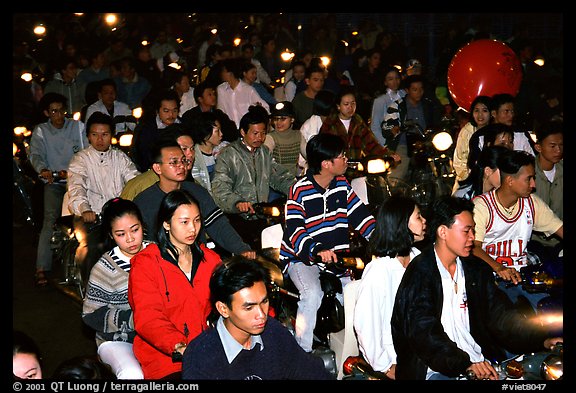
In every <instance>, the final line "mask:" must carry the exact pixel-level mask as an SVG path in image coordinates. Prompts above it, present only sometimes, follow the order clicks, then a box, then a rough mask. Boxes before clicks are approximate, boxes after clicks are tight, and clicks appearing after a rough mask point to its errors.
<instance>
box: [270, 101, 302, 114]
mask: <svg viewBox="0 0 576 393" xmlns="http://www.w3.org/2000/svg"><path fill="white" fill-rule="evenodd" d="M270 116H288V117H296V113H295V112H294V104H292V103H291V102H290V101H280V102H278V103H277V104H275V105H274V106H273V107H272V110H271V111H270Z"/></svg>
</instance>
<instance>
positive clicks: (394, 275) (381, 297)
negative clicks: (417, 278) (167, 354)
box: [354, 247, 420, 372]
mask: <svg viewBox="0 0 576 393" xmlns="http://www.w3.org/2000/svg"><path fill="white" fill-rule="evenodd" d="M418 254H420V250H418V249H417V248H415V247H413V248H412V250H411V251H410V260H412V259H414V258H415V257H416V256H417V255H418ZM405 271H406V268H405V267H404V266H402V263H400V261H399V260H398V259H397V258H390V257H383V258H377V259H373V260H372V261H370V263H368V264H367V265H366V268H365V269H364V272H363V273H362V279H361V280H360V286H359V288H358V297H357V300H356V306H355V308H354V329H355V330H356V334H357V336H358V346H359V348H360V351H361V352H362V355H363V356H364V359H366V361H367V362H368V364H370V365H371V366H372V368H373V369H374V370H375V371H382V372H386V371H387V370H388V369H389V368H390V367H391V366H392V364H395V363H396V351H395V350H394V344H393V342H392V328H391V326H390V320H391V318H392V309H393V308H394V299H395V297H396V292H397V290H398V286H399V285H400V281H401V280H402V276H404V272H405Z"/></svg>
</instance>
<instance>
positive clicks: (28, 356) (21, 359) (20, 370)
mask: <svg viewBox="0 0 576 393" xmlns="http://www.w3.org/2000/svg"><path fill="white" fill-rule="evenodd" d="M12 373H13V374H14V375H15V376H16V377H18V378H22V379H42V369H41V368H40V362H39V361H38V358H37V357H36V355H34V354H32V353H17V354H16V355H14V356H13V357H12Z"/></svg>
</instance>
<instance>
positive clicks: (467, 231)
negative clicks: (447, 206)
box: [438, 211, 475, 257]
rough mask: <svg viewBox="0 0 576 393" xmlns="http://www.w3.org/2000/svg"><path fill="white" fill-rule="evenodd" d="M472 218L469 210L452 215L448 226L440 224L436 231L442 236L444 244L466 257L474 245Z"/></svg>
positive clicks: (453, 251)
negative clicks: (451, 222)
mask: <svg viewBox="0 0 576 393" xmlns="http://www.w3.org/2000/svg"><path fill="white" fill-rule="evenodd" d="M474 227H475V223H474V218H473V217H472V213H470V212H469V211H463V212H461V213H460V214H458V215H456V216H454V223H453V224H452V225H451V226H450V227H448V226H446V225H441V226H440V228H438V231H439V232H440V233H441V236H444V240H445V241H446V246H447V247H448V249H450V251H451V252H452V253H454V254H456V255H458V256H460V257H467V256H469V255H470V254H471V253H472V248H473V247H474Z"/></svg>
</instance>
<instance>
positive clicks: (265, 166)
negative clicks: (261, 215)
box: [212, 139, 296, 213]
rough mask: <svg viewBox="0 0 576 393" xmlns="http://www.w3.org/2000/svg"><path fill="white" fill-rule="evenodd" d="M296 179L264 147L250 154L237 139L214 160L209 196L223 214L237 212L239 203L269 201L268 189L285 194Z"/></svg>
mask: <svg viewBox="0 0 576 393" xmlns="http://www.w3.org/2000/svg"><path fill="white" fill-rule="evenodd" d="M295 181H296V178H295V177H294V176H293V175H292V174H291V173H290V172H289V171H288V170H287V169H286V168H285V167H283V166H282V165H280V164H278V163H277V162H276V161H274V159H273V158H272V153H271V152H270V150H268V148H266V147H265V146H261V147H259V148H257V149H255V150H254V151H253V152H251V151H250V150H249V149H248V148H247V147H246V145H244V142H242V140H240V139H238V140H236V141H234V142H231V143H230V144H229V145H228V146H226V147H225V148H224V149H222V151H221V152H220V154H219V155H218V159H217V160H216V168H215V174H214V179H213V180H212V195H213V196H214V200H215V201H216V204H218V206H220V208H221V209H222V210H223V211H224V212H225V213H239V210H238V209H237V208H236V203H238V202H251V203H253V204H254V203H258V202H268V194H269V192H270V188H272V189H274V190H276V191H278V192H281V193H283V194H286V195H288V191H289V190H290V186H291V185H292V184H293V183H294V182H295Z"/></svg>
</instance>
